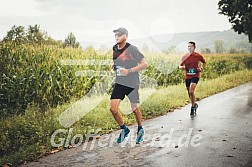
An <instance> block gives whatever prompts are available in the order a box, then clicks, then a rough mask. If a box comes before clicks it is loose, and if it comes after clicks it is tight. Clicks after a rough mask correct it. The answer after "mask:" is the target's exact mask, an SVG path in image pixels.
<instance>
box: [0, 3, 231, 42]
mask: <svg viewBox="0 0 252 167" xmlns="http://www.w3.org/2000/svg"><path fill="white" fill-rule="evenodd" d="M217 3H218V0H126V1H118V0H0V4H1V6H0V39H2V38H3V37H4V36H5V35H6V32H7V31H8V30H10V29H11V27H12V26H13V25H22V26H25V27H26V28H27V26H28V25H34V24H39V25H40V28H41V29H42V30H45V31H47V32H48V34H49V35H50V36H51V37H53V38H55V39H61V40H63V39H64V38H65V37H66V36H67V34H68V33H70V32H73V33H74V34H75V35H76V37H77V40H78V41H82V42H90V41H100V42H105V41H106V40H110V41H111V40H113V39H114V35H113V33H112V30H113V29H115V28H117V27H126V28H127V29H128V30H129V38H131V39H134V38H140V37H144V36H145V37H146V36H150V35H155V34H165V33H180V32H200V31H223V30H227V29H230V28H231V25H230V23H229V22H228V19H227V18H226V17H225V16H223V15H220V14H218V12H219V11H218V10H217V8H218V6H217Z"/></svg>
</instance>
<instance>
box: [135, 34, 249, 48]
mask: <svg viewBox="0 0 252 167" xmlns="http://www.w3.org/2000/svg"><path fill="white" fill-rule="evenodd" d="M215 40H222V41H223V42H224V48H225V49H227V50H228V49H230V48H231V47H233V48H236V49H237V50H245V51H246V52H251V47H252V44H251V43H249V41H248V37H247V36H246V35H244V34H238V33H236V32H234V31H233V30H226V31H222V32H221V31H211V32H196V33H177V34H174V35H171V34H163V35H156V36H152V37H149V38H147V39H135V40H132V43H134V44H135V45H137V46H138V47H140V48H141V47H143V45H145V47H146V45H147V46H148V48H149V49H153V46H154V48H155V47H157V48H158V49H160V50H165V49H168V48H170V47H172V46H176V48H177V50H180V51H185V50H186V49H187V48H186V47H187V43H188V41H195V42H196V44H197V50H199V51H200V50H201V48H209V49H211V51H214V41H215Z"/></svg>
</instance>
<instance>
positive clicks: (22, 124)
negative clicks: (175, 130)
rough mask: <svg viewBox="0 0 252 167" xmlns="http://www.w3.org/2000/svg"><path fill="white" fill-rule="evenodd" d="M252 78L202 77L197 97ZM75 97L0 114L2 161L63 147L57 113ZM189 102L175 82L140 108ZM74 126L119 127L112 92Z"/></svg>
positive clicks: (242, 74) (152, 110)
mask: <svg viewBox="0 0 252 167" xmlns="http://www.w3.org/2000/svg"><path fill="white" fill-rule="evenodd" d="M249 81H252V70H242V71H237V72H234V73H232V74H227V75H223V76H221V77H218V78H215V79H212V80H204V81H203V80H200V81H199V84H198V86H197V89H196V97H197V100H200V99H203V98H205V97H208V96H211V95H213V94H216V93H219V92H222V91H224V90H227V89H229V88H233V87H235V86H238V85H241V84H243V83H246V82H249ZM148 91H150V92H152V91H153V90H148V89H147V90H146V89H145V90H144V91H140V99H143V98H144V96H146V94H148ZM75 101H76V99H72V101H71V102H68V103H66V104H64V105H61V106H59V107H57V108H50V109H49V110H48V111H46V112H38V108H37V107H36V106H35V105H30V106H29V107H28V108H27V110H26V113H25V114H24V115H15V116H12V117H7V118H4V119H3V118H1V120H0V127H1V129H0V134H1V140H0V147H1V148H2V150H3V151H1V152H0V155H1V158H0V165H3V164H5V163H11V164H12V165H13V166H17V165H18V164H20V163H23V162H24V161H31V160H34V159H37V158H39V157H41V156H43V155H45V154H50V153H51V152H52V151H53V150H55V149H58V150H62V149H64V146H63V147H59V148H53V147H52V145H51V142H50V139H51V135H52V134H53V133H54V132H55V130H57V129H66V130H69V128H64V127H62V126H61V125H60V124H59V121H58V116H59V115H60V114H61V113H62V112H63V111H65V110H66V109H67V108H68V107H69V106H70V105H71V104H73V103H74V102H75ZM188 102H189V98H188V95H187V92H186V88H185V85H184V84H179V85H172V86H168V87H159V88H158V89H157V90H156V91H155V92H154V93H153V94H152V95H151V96H150V97H149V98H147V99H146V100H145V101H143V102H142V104H141V106H140V109H141V111H142V114H143V119H150V118H154V117H157V116H160V115H164V114H166V113H167V112H170V111H173V110H174V109H175V108H178V107H182V106H184V105H185V104H187V103H188ZM80 107H85V106H80ZM122 112H123V113H125V112H124V111H122ZM128 113H129V112H127V114H124V115H123V117H124V120H125V123H126V124H128V125H131V124H135V123H136V122H135V118H134V114H128ZM73 114H74V113H73ZM71 128H73V133H72V136H74V135H75V134H81V135H83V136H84V135H85V134H87V133H90V132H91V133H93V132H94V131H96V130H97V129H98V128H101V131H99V134H105V133H110V132H111V131H114V130H115V129H117V128H118V125H117V124H116V122H115V120H114V119H113V117H112V114H111V113H110V111H109V95H106V96H105V97H104V99H103V101H102V102H101V103H100V104H99V105H98V106H97V107H96V108H95V109H94V110H92V111H91V112H89V113H87V114H86V115H85V116H84V117H82V118H81V119H80V120H79V121H77V122H76V123H75V124H73V125H72V126H71ZM67 135H68V134H67V133H65V134H63V133H61V134H59V135H58V136H57V137H56V138H55V142H56V143H59V141H60V139H61V138H64V139H66V138H67ZM77 142H78V141H77ZM65 147H66V148H68V147H69V145H65Z"/></svg>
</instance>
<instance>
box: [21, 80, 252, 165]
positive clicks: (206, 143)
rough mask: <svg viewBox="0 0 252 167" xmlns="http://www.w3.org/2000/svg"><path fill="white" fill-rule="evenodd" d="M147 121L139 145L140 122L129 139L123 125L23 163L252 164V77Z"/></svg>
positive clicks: (132, 129) (132, 127)
mask: <svg viewBox="0 0 252 167" xmlns="http://www.w3.org/2000/svg"><path fill="white" fill-rule="evenodd" d="M198 104H199V108H198V112H197V115H196V116H195V117H193V118H191V117H190V115H189V113H190V105H187V106H185V107H183V108H182V109H177V110H175V111H174V112H171V113H168V114H167V115H164V116H161V117H158V118H154V119H150V120H146V121H144V124H143V126H144V128H145V133H146V134H145V138H144V142H143V143H142V144H140V145H139V144H138V145H136V144H135V142H134V140H135V135H136V134H135V130H136V125H134V126H130V127H129V128H130V129H131V133H130V136H129V137H128V138H127V139H126V141H125V142H123V143H121V144H117V143H116V142H115V140H116V137H117V136H118V134H119V131H116V132H113V133H111V134H109V135H104V136H101V138H100V139H99V140H93V143H92V142H89V143H88V144H87V143H86V144H85V145H83V144H82V145H80V146H78V147H76V148H71V149H67V150H64V151H60V152H58V153H55V154H52V155H49V156H45V157H43V158H40V159H39V160H38V161H36V162H30V163H27V164H25V165H22V166H32V167H33V166H37V167H40V166H41V167H42V166H43V167H44V166H76V167H77V166H88V167H91V166H104V167H105V166H108V167H110V166H160V167H162V166H165V167H166V166H171V167H178V166H183V167H184V166H188V167H191V166H193V167H198V166H200V167H202V166H203V167H204V166H206V167H211V166H214V167H219V166H220V167H223V166H234V167H237V166H246V167H251V166H252V82H249V83H246V84H244V85H241V86H239V87H236V88H233V89H229V90H227V91H225V92H222V93H219V94H216V95H213V96H211V97H208V98H205V99H203V100H201V101H199V102H198Z"/></svg>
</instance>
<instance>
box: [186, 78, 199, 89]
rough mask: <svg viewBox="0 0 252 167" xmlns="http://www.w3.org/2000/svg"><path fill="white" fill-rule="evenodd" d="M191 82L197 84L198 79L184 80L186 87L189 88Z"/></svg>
mask: <svg viewBox="0 0 252 167" xmlns="http://www.w3.org/2000/svg"><path fill="white" fill-rule="evenodd" d="M192 82H193V83H196V84H197V83H198V82H199V78H198V77H193V78H190V79H186V80H185V83H186V87H190V84H191V83H192Z"/></svg>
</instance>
